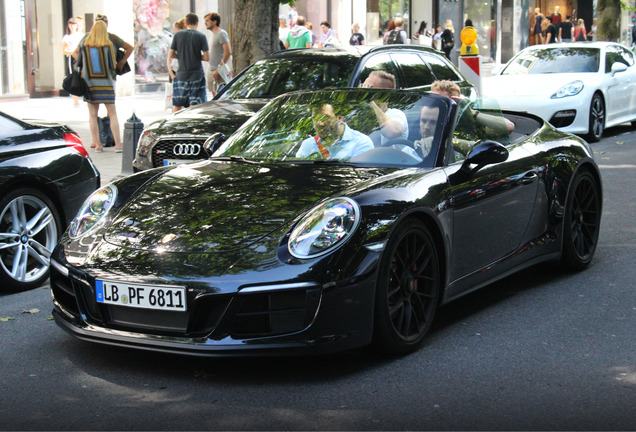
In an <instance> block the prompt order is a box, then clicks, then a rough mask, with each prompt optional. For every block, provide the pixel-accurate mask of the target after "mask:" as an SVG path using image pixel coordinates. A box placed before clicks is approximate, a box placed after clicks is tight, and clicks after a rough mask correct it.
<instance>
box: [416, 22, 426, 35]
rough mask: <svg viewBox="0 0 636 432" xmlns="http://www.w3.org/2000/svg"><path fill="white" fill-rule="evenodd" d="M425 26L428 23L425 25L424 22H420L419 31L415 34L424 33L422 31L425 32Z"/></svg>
mask: <svg viewBox="0 0 636 432" xmlns="http://www.w3.org/2000/svg"><path fill="white" fill-rule="evenodd" d="M427 24H428V23H427V22H426V21H422V22H421V23H420V29H419V30H418V31H417V32H418V33H420V34H422V33H424V30H426V25H427Z"/></svg>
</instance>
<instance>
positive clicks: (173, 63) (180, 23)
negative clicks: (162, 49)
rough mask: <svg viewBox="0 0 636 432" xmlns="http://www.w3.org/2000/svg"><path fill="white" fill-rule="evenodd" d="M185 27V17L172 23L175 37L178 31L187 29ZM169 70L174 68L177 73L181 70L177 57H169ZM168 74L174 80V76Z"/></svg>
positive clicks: (173, 70)
mask: <svg viewBox="0 0 636 432" xmlns="http://www.w3.org/2000/svg"><path fill="white" fill-rule="evenodd" d="M185 28H186V23H185V17H184V18H181V19H179V20H177V21H175V22H174V24H173V25H172V34H173V37H174V35H175V34H176V33H177V32H178V31H181V30H185ZM168 70H172V72H175V73H176V72H177V71H178V70H179V59H176V58H173V59H168ZM168 75H169V76H168V78H169V80H170V82H172V77H171V76H170V74H168Z"/></svg>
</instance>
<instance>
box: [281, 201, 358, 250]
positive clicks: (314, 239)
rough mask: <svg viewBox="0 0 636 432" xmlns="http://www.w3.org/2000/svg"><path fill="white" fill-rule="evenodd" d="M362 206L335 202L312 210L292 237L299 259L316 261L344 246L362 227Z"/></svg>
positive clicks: (350, 202)
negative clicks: (360, 226) (359, 227)
mask: <svg viewBox="0 0 636 432" xmlns="http://www.w3.org/2000/svg"><path fill="white" fill-rule="evenodd" d="M360 213H361V212H360V206H359V205H358V203H356V202H355V201H354V200H352V199H350V198H344V197H341V198H334V199H331V200H329V201H327V202H326V203H324V204H321V205H319V206H317V207H315V208H313V209H312V210H311V211H310V212H309V213H307V215H306V216H305V217H304V218H302V219H301V221H300V222H299V223H298V225H297V226H296V228H294V230H293V231H292V233H291V236H290V237H289V242H288V243H287V246H288V248H289V252H290V253H291V254H292V255H293V256H295V257H296V258H314V257H317V256H320V255H323V254H325V253H327V252H329V251H332V250H334V249H335V248H338V247H340V246H341V245H343V244H344V243H345V242H346V240H347V239H348V238H349V237H350V236H351V234H353V232H354V231H355V230H356V228H357V227H358V225H359V224H360Z"/></svg>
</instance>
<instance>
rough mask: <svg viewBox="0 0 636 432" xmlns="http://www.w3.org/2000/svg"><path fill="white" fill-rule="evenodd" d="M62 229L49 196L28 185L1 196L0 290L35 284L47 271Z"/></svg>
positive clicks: (40, 280)
mask: <svg viewBox="0 0 636 432" xmlns="http://www.w3.org/2000/svg"><path fill="white" fill-rule="evenodd" d="M60 231H61V224H60V217H59V214H58V212H57V209H56V208H55V206H54V205H53V203H52V202H51V200H50V199H49V198H47V197H46V195H44V194H43V193H41V192H40V191H38V190H35V189H31V188H22V189H17V190H15V191H13V192H10V193H9V194H7V195H6V196H5V197H4V198H2V200H0V290H2V291H24V290H28V289H32V288H35V287H38V286H40V285H42V283H44V281H45V280H46V279H47V278H48V275H49V264H50V258H51V252H52V251H53V248H54V247H55V244H56V243H57V240H58V237H59V233H60Z"/></svg>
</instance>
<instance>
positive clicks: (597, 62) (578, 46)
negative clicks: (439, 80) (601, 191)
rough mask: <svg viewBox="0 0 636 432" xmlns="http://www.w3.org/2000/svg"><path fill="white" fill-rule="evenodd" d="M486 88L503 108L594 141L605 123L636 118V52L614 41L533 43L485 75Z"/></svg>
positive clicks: (484, 84)
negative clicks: (525, 114)
mask: <svg viewBox="0 0 636 432" xmlns="http://www.w3.org/2000/svg"><path fill="white" fill-rule="evenodd" d="M482 88H483V92H484V94H487V95H488V96H489V97H493V98H495V99H497V101H498V102H499V104H500V106H501V109H502V110H511V111H522V112H529V113H531V114H535V115H538V116H539V117H542V118H543V119H544V120H546V121H548V122H549V123H551V124H552V125H553V126H555V127H557V128H558V129H560V130H563V131H566V132H571V133H575V134H582V135H586V138H587V140H588V141H590V142H596V141H598V140H599V139H601V137H602V136H603V132H604V130H605V128H606V127H611V126H616V125H619V124H621V123H625V122H635V121H636V62H635V59H634V53H633V52H632V51H631V50H630V49H629V48H627V47H626V46H624V45H622V44H619V43H615V42H574V43H561V44H547V45H534V46H531V47H528V48H526V49H524V50H522V51H521V52H519V53H518V54H517V55H516V56H514V57H513V58H512V59H511V60H510V61H508V63H506V64H505V65H504V66H503V67H502V68H501V69H500V70H499V71H497V72H496V74H495V75H494V76H492V77H488V78H484V79H483V81H482Z"/></svg>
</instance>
